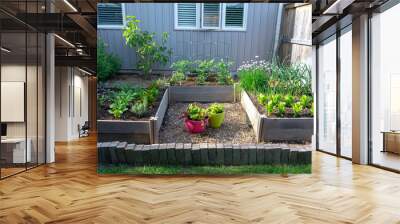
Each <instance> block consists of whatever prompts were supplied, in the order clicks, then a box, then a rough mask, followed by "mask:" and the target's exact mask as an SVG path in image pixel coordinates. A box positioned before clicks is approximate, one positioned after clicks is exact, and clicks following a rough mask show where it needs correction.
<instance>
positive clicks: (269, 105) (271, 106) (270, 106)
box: [265, 101, 275, 116]
mask: <svg viewBox="0 0 400 224" xmlns="http://www.w3.org/2000/svg"><path fill="white" fill-rule="evenodd" d="M265 109H267V114H268V116H271V115H272V113H274V109H275V105H274V104H273V103H272V101H269V102H268V103H267V106H266V108H265Z"/></svg>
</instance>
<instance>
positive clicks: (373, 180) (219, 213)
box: [0, 138, 400, 224]
mask: <svg viewBox="0 0 400 224" xmlns="http://www.w3.org/2000/svg"><path fill="white" fill-rule="evenodd" d="M56 155H57V162H56V163H55V164H51V165H47V166H42V167H39V168H36V169H34V170H31V171H28V172H26V173H23V174H20V175H17V176H14V177H11V178H8V179H5V180H3V181H0V223H45V222H47V223H119V224H120V223H218V224H219V223H373V224H377V223H383V224H386V223H400V175H399V174H395V173H390V172H387V171H384V170H380V169H377V168H373V167H368V166H358V165H352V164H351V163H350V162H349V161H347V160H343V159H337V158H335V157H333V156H330V155H326V154H323V153H319V152H315V153H314V154H313V174H311V175H293V176H289V177H282V176H279V175H264V176H244V177H243V176H242V177H237V176H236V177H134V176H112V177H111V176H98V175H97V174H96V149H95V139H94V138H88V139H85V140H82V141H79V142H73V143H70V144H59V145H57V154H56Z"/></svg>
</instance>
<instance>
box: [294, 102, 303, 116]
mask: <svg viewBox="0 0 400 224" xmlns="http://www.w3.org/2000/svg"><path fill="white" fill-rule="evenodd" d="M292 110H293V114H294V117H300V115H301V112H302V111H303V105H302V104H301V102H297V103H295V104H293V106H292Z"/></svg>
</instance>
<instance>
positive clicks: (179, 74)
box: [169, 71, 186, 85]
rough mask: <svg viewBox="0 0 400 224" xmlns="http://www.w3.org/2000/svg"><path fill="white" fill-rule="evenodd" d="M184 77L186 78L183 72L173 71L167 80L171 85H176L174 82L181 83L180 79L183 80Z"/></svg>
mask: <svg viewBox="0 0 400 224" xmlns="http://www.w3.org/2000/svg"><path fill="white" fill-rule="evenodd" d="M185 79H186V77H185V74H184V73H183V72H179V71H175V72H174V73H173V74H172V76H171V78H170V80H169V82H170V83H171V84H172V85H176V84H181V83H182V81H184V80H185Z"/></svg>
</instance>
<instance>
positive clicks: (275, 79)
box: [238, 58, 312, 96]
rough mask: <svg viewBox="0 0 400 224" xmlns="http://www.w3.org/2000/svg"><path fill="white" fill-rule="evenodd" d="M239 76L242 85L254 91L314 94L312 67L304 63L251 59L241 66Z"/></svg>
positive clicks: (299, 94) (300, 94)
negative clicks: (312, 89) (312, 91)
mask: <svg viewBox="0 0 400 224" xmlns="http://www.w3.org/2000/svg"><path fill="white" fill-rule="evenodd" d="M256 59H257V58H256ZM238 76H239V79H240V81H239V83H240V86H241V87H242V88H243V89H245V90H246V91H249V92H252V93H263V94H267V95H271V94H290V95H293V96H302V95H307V96H311V95H312V93H311V69H310V67H309V66H308V65H306V64H303V63H297V64H288V63H285V62H280V61H279V60H277V59H274V60H272V61H271V62H266V61H265V60H250V61H246V62H244V63H243V64H242V65H241V66H240V67H239V69H238Z"/></svg>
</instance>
